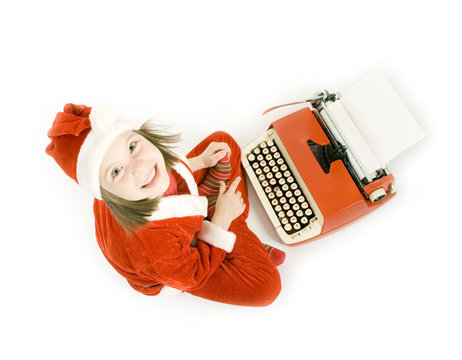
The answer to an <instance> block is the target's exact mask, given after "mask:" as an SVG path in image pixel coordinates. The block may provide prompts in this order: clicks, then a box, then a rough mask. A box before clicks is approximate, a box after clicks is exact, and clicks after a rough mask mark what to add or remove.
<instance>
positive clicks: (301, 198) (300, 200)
mask: <svg viewBox="0 0 462 360" xmlns="http://www.w3.org/2000/svg"><path fill="white" fill-rule="evenodd" d="M297 200H298V202H304V201H305V197H304V196H299V197H298V199H297Z"/></svg>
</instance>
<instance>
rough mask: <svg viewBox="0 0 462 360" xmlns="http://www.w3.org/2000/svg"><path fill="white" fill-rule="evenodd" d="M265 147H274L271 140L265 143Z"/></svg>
mask: <svg viewBox="0 0 462 360" xmlns="http://www.w3.org/2000/svg"><path fill="white" fill-rule="evenodd" d="M266 145H268V146H273V145H274V141H273V140H268V141H267V142H266Z"/></svg>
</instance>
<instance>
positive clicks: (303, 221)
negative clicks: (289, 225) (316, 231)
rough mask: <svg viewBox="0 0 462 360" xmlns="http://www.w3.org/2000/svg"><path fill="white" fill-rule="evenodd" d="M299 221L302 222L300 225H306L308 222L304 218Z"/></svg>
mask: <svg viewBox="0 0 462 360" xmlns="http://www.w3.org/2000/svg"><path fill="white" fill-rule="evenodd" d="M300 221H301V222H302V224H306V223H307V222H308V219H307V218H306V217H302V219H301V220H300Z"/></svg>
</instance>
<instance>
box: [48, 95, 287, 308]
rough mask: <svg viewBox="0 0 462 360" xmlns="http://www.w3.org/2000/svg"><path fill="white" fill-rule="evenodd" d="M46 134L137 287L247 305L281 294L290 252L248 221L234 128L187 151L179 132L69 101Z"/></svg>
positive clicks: (112, 255) (100, 237)
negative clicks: (282, 267) (180, 150)
mask: <svg viewBox="0 0 462 360" xmlns="http://www.w3.org/2000/svg"><path fill="white" fill-rule="evenodd" d="M48 136H49V137H50V139H51V143H50V144H49V145H48V147H47V149H46V152H47V153H48V154H49V155H51V156H52V157H53V158H54V159H55V160H56V162H57V163H58V165H60V166H61V168H62V169H63V170H64V171H65V172H66V173H67V174H68V175H69V176H70V177H71V178H72V179H74V180H75V181H76V182H77V183H78V184H79V185H80V186H81V187H83V188H84V189H86V190H88V191H89V192H90V193H91V194H92V195H94V197H95V200H94V206H93V210H94V215H95V228H96V238H97V241H98V244H99V246H100V248H101V250H102V252H103V254H104V256H105V257H106V259H107V260H108V261H109V263H110V264H111V265H112V266H113V267H114V269H115V270H116V271H117V272H119V273H120V274H121V275H122V276H124V277H125V278H126V279H127V281H128V283H129V284H130V285H131V286H132V287H133V288H134V289H135V290H137V291H139V292H141V293H143V294H146V295H163V294H171V293H177V292H187V293H190V294H192V295H195V296H199V297H202V298H205V299H209V300H214V301H219V302H223V303H229V304H236V305H247V306H265V305H269V304H270V303H272V302H273V301H274V300H275V299H276V297H277V296H278V294H279V292H280V288H281V284H280V277H279V273H278V271H277V269H276V267H275V265H279V264H280V263H282V261H283V260H284V257H285V255H284V253H283V252H281V251H279V250H277V249H274V248H271V247H268V246H266V247H265V246H264V245H263V244H262V243H261V242H260V240H259V239H258V238H257V237H256V236H255V234H254V233H253V232H252V231H250V230H249V228H248V227H247V224H246V219H247V216H248V213H249V201H248V198H247V187H246V184H245V179H244V178H243V176H242V170H241V166H240V157H241V151H240V148H239V146H238V144H237V143H236V142H235V141H234V139H233V138H232V137H231V136H230V135H228V134H227V133H225V132H216V133H213V134H212V135H210V136H208V137H207V138H206V139H204V140H203V141H202V142H201V143H200V144H198V145H197V146H196V147H195V148H194V149H193V150H192V151H191V152H190V153H189V154H188V155H187V156H186V157H184V156H181V155H179V154H177V153H175V152H174V151H173V150H172V146H173V144H175V143H176V142H177V141H178V140H179V136H178V135H171V134H167V133H165V132H164V131H163V130H161V129H159V128H156V127H155V126H153V125H152V124H150V123H145V124H144V125H142V126H141V127H138V126H136V125H135V124H133V123H131V122H129V121H126V120H124V119H121V118H120V117H119V116H118V115H117V114H116V113H115V112H113V111H112V110H110V109H104V108H93V109H92V108H91V107H86V106H84V105H74V104H67V105H66V106H65V107H64V111H63V112H59V113H58V114H57V116H56V119H55V121H54V123H53V126H52V128H51V129H50V131H49V132H48ZM226 183H229V187H226Z"/></svg>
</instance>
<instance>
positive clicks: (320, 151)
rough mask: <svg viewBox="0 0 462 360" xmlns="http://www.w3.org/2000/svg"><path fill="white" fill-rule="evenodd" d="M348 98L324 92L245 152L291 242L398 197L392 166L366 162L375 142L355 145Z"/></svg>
mask: <svg viewBox="0 0 462 360" xmlns="http://www.w3.org/2000/svg"><path fill="white" fill-rule="evenodd" d="M340 98H341V95H340V94H339V93H332V94H330V93H328V92H327V91H325V90H324V91H321V92H318V93H316V94H315V95H314V96H313V97H311V98H310V99H307V100H303V102H306V105H307V106H306V107H305V108H303V109H301V110H298V111H295V112H293V113H292V114H289V115H287V116H284V117H282V118H280V119H278V120H276V121H274V122H272V123H271V125H270V126H269V128H268V130H267V131H266V132H265V133H264V134H263V135H262V136H260V137H258V138H257V139H255V140H254V141H253V142H251V143H250V144H249V145H247V146H246V147H245V148H244V149H243V151H242V164H243V166H244V168H245V170H246V173H247V175H248V177H249V179H250V181H251V183H252V185H253V187H254V188H255V190H256V193H257V195H258V197H259V199H260V201H261V202H262V204H263V207H264V209H265V211H266V213H267V214H268V216H269V218H270V220H271V222H272V224H273V226H274V228H275V230H276V232H277V233H278V235H279V237H280V239H281V240H282V241H283V242H284V243H285V244H287V245H298V244H301V243H304V242H307V241H310V240H313V239H316V238H318V237H321V236H324V235H326V234H328V233H330V232H332V231H334V230H338V229H340V228H341V227H343V226H345V225H347V224H349V223H351V222H353V221H355V220H357V219H358V218H360V217H362V216H364V215H366V214H367V213H369V212H371V211H372V210H374V209H376V208H377V207H379V206H381V205H383V204H384V203H385V202H387V201H388V200H390V199H391V198H392V197H393V196H394V195H395V189H394V186H393V184H394V178H393V175H392V174H390V172H389V170H388V169H387V168H386V166H380V167H379V168H376V169H374V170H373V171H371V167H370V166H368V165H367V164H366V163H367V162H368V161H370V159H369V158H368V157H369V156H370V155H371V154H368V153H367V152H368V151H369V150H368V147H367V144H358V142H357V141H356V143H355V144H352V143H350V141H349V139H348V137H349V136H350V132H351V131H356V130H352V129H351V128H350V125H351V126H353V125H352V124H353V122H352V120H351V119H350V118H349V115H348V113H347V112H346V111H345V109H344V108H343V106H342V104H341V101H340ZM298 103H300V102H298ZM292 104H296V103H292ZM292 104H288V105H292ZM283 106H285V105H283ZM273 109H274V108H273ZM270 110H272V109H270ZM345 124H346V125H345ZM353 127H354V126H353ZM358 152H361V153H358Z"/></svg>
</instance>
